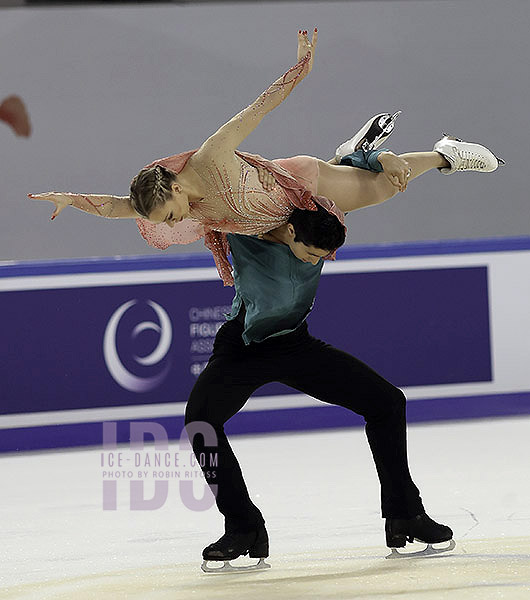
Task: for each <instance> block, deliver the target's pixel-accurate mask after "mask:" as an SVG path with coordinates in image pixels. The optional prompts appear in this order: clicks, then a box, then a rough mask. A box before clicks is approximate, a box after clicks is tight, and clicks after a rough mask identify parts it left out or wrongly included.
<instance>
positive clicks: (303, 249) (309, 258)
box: [288, 239, 331, 265]
mask: <svg viewBox="0 0 530 600" xmlns="http://www.w3.org/2000/svg"><path fill="white" fill-rule="evenodd" d="M288 246H289V248H290V249H291V252H292V253H293V254H294V255H295V256H296V258H297V259H298V260H301V261H302V262H305V263H311V264H312V265H316V264H318V261H319V260H320V259H321V258H324V257H325V256H328V254H331V253H330V251H329V250H323V249H322V248H315V247H314V246H306V245H305V244H304V243H303V242H295V241H294V239H293V240H290V241H289V243H288Z"/></svg>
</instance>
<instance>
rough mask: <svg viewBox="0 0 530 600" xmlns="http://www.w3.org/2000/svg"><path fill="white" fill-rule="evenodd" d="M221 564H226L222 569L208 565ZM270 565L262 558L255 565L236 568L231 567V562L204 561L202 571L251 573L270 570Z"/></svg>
mask: <svg viewBox="0 0 530 600" xmlns="http://www.w3.org/2000/svg"><path fill="white" fill-rule="evenodd" d="M212 562H213V563H219V562H224V564H223V566H222V567H209V566H208V563H212ZM270 568H271V566H270V565H269V563H266V562H265V559H264V558H260V559H259V561H258V562H257V563H256V564H255V565H247V566H235V565H231V564H230V561H228V560H225V561H216V560H204V561H203V562H202V565H201V569H202V570H203V571H204V572H205V573H248V572H249V571H259V570H261V569H270Z"/></svg>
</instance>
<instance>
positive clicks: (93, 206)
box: [28, 192, 140, 221]
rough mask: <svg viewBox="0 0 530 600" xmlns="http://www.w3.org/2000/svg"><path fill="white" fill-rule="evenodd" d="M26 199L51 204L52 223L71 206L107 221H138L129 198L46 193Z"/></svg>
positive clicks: (32, 195)
mask: <svg viewBox="0 0 530 600" xmlns="http://www.w3.org/2000/svg"><path fill="white" fill-rule="evenodd" d="M28 197H29V198H33V200H49V201H50V202H53V203H54V204H55V210H54V211H53V214H52V216H51V220H52V221H53V219H55V217H56V216H57V215H58V214H59V213H60V212H61V211H62V210H63V208H65V207H66V206H73V207H74V208H77V209H79V210H82V211H83V212H87V213H90V214H92V215H97V216H98V217H107V218H109V219H138V218H139V217H140V215H138V214H137V213H136V211H135V210H134V209H133V208H132V206H131V203H130V201H129V196H109V195H98V194H71V193H68V192H67V193H60V192H46V193H45V194H28Z"/></svg>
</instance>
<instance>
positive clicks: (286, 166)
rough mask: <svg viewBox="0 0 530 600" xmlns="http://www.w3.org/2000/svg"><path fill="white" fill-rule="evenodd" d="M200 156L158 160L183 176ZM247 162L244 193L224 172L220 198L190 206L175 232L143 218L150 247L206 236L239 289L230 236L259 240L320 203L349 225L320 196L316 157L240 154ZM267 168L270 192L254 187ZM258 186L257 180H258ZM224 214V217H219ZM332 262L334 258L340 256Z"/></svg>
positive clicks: (142, 228) (222, 270) (226, 279)
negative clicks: (273, 157)
mask: <svg viewBox="0 0 530 600" xmlns="http://www.w3.org/2000/svg"><path fill="white" fill-rule="evenodd" d="M195 152H196V150H192V151H190V152H184V153H182V154H176V155H174V156H168V157H167V158H161V159H159V160H156V161H154V162H153V163H151V164H150V165H148V167H153V166H155V165H162V166H164V167H166V168H168V169H170V170H171V171H174V172H175V173H179V172H180V171H181V170H182V169H183V168H184V166H185V164H186V162H187V161H188V159H189V158H190V157H191V156H192V155H193V154H194V153H195ZM236 154H237V155H238V156H239V158H241V159H242V164H241V173H240V180H239V186H238V190H236V191H234V190H233V189H232V187H231V186H230V184H229V182H228V180H227V178H226V177H224V176H223V173H222V172H221V170H219V172H218V173H217V177H216V181H217V182H218V189H217V193H216V194H215V197H212V198H210V197H209V198H207V199H204V200H202V201H201V202H197V203H193V204H190V218H189V219H184V220H183V221H181V222H180V223H176V224H175V225H174V226H173V227H170V226H169V225H167V224H166V223H159V224H156V225H155V224H154V223H151V222H149V221H147V220H146V219H137V220H136V223H137V225H138V229H139V230H140V233H141V234H142V236H143V237H144V239H145V240H146V241H147V243H148V244H149V245H150V246H153V247H155V248H159V249H161V250H165V249H166V248H168V247H169V246H170V245H171V244H190V243H191V242H195V241H197V240H198V239H200V238H201V237H204V243H205V245H206V247H207V248H209V249H210V250H211V252H212V254H213V257H214V260H215V264H216V266H217V270H218V272H219V275H220V276H221V278H222V280H223V282H224V285H234V279H233V276H232V265H231V264H230V262H229V261H228V255H229V253H230V247H229V244H228V241H227V238H226V234H227V233H241V234H246V235H258V234H260V233H266V232H268V231H271V230H272V229H275V228H276V227H279V226H280V225H283V224H285V223H286V222H287V220H288V219H289V216H290V214H291V213H292V211H293V209H294V208H301V209H305V210H316V205H315V202H316V203H318V204H319V205H321V206H322V207H323V208H325V209H326V210H327V211H328V212H330V213H332V214H334V215H335V216H336V217H337V218H338V219H339V221H340V222H341V223H342V224H343V225H344V214H343V213H342V211H340V210H339V209H338V208H337V207H336V206H335V204H334V203H333V202H332V201H331V200H329V199H327V198H324V197H323V196H317V181H318V161H317V159H316V158H314V157H312V156H294V157H292V158H280V159H276V160H272V161H270V160H267V159H265V158H262V157H261V156H258V155H256V154H247V153H246V152H239V151H238V152H236ZM255 167H263V168H265V169H267V170H268V171H269V172H271V173H272V174H273V176H274V178H275V180H276V183H277V185H276V186H275V187H274V189H273V190H271V191H265V190H264V189H263V188H262V187H261V185H260V186H259V188H258V187H257V186H256V185H253V184H251V183H250V181H249V180H250V178H249V174H250V170H251V169H252V170H253V169H254V168H255ZM252 179H253V180H254V181H255V177H253V178H252ZM220 215H223V217H222V218H219V217H220ZM329 258H331V259H334V258H335V253H333V254H331V255H330V256H329Z"/></svg>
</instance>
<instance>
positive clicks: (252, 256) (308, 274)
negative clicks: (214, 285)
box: [227, 233, 324, 345]
mask: <svg viewBox="0 0 530 600" xmlns="http://www.w3.org/2000/svg"><path fill="white" fill-rule="evenodd" d="M227 239H228V242H229V244H230V251H231V254H232V263H233V266H234V286H235V290H236V295H235V297H234V300H233V301H232V311H231V312H230V314H229V315H228V316H227V320H229V321H231V320H232V319H235V318H236V317H237V315H238V314H239V311H240V309H241V305H242V304H243V303H244V304H245V309H246V314H245V328H244V330H243V334H242V337H243V341H244V342H245V344H247V345H248V344H250V342H261V341H263V340H265V339H267V338H269V337H273V336H277V335H283V334H285V333H289V332H291V331H294V330H295V329H296V328H297V327H299V326H300V325H301V324H302V323H303V322H304V321H305V319H306V317H307V316H308V314H309V313H310V312H311V309H312V308H313V304H314V302H315V295H316V291H317V287H318V282H319V280H320V273H321V271H322V266H323V264H324V261H323V259H320V260H319V261H318V263H317V264H316V265H312V264H311V263H305V262H302V261H301V260H299V259H298V258H296V256H295V255H294V254H293V253H292V252H291V250H290V248H289V246H287V245H285V244H279V243H276V242H269V241H267V240H260V239H258V238H257V237H256V236H249V235H238V234H233V233H229V234H228V235H227Z"/></svg>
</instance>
